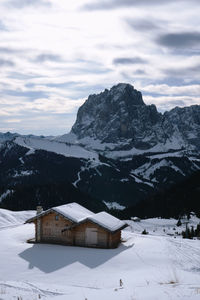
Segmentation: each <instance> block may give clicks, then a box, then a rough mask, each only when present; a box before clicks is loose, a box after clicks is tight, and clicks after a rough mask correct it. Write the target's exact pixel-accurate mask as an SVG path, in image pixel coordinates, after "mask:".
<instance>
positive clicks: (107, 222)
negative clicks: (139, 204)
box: [26, 202, 126, 232]
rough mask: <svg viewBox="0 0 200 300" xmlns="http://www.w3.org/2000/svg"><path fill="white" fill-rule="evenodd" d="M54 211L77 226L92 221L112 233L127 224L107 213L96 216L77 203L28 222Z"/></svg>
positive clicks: (30, 220)
mask: <svg viewBox="0 0 200 300" xmlns="http://www.w3.org/2000/svg"><path fill="white" fill-rule="evenodd" d="M52 211H55V212H57V213H59V214H61V215H62V216H63V217H65V218H67V219H69V220H71V221H73V222H75V223H76V224H77V225H78V224H80V223H83V222H86V221H91V222H94V223H95V224H97V225H99V226H101V227H103V228H105V229H107V230H108V231H111V232H114V231H117V230H119V229H122V228H123V227H125V226H126V223H125V222H123V221H121V220H119V219H117V218H116V217H114V216H112V215H110V214H108V213H107V212H105V211H103V212H100V213H97V214H95V213H93V212H92V211H90V210H89V209H87V208H85V207H83V206H82V205H80V204H78V203H75V202H73V203H68V204H64V205H60V206H56V207H52V208H50V209H48V210H46V211H44V212H42V213H40V214H38V215H36V216H35V217H33V218H31V219H28V220H27V221H26V222H27V223H31V222H33V221H34V220H35V219H37V218H39V217H42V216H43V215H46V214H48V213H50V212H52Z"/></svg>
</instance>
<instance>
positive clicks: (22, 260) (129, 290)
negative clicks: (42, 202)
mask: <svg viewBox="0 0 200 300" xmlns="http://www.w3.org/2000/svg"><path fill="white" fill-rule="evenodd" d="M34 214H35V212H34V211H26V212H25V211H24V212H11V211H8V210H2V209H1V210H0V239H1V247H0V258H1V259H0V270H1V272H0V299H3V300H11V299H20V300H36V299H52V300H53V299H55V300H66V299H70V300H79V299H80V300H81V299H83V300H85V299H87V300H90V299H91V300H93V299H95V300H96V299H97V300H98V299H99V300H100V299H109V300H112V299H120V300H122V299H123V300H129V299H130V300H133V299H137V300H140V299H141V300H145V299H148V300H149V299H152V300H155V299H173V300H174V299H200V241H199V240H188V239H182V237H180V236H179V235H177V233H175V232H181V231H182V230H183V228H184V226H185V225H182V226H180V227H177V226H176V223H177V220H175V219H158V218H155V219H146V220H141V221H140V222H133V221H128V223H129V225H130V226H129V227H127V229H126V230H123V234H122V238H123V242H122V243H121V245H120V246H119V247H118V248H117V249H105V250H104V249H91V248H81V247H67V246H59V245H49V244H34V245H32V244H28V243H27V242H26V241H27V239H29V238H31V237H33V235H34V226H33V225H30V224H23V222H24V221H25V220H26V219H27V218H29V217H31V216H33V215H34ZM199 221H200V220H199V219H198V218H196V217H194V216H193V217H192V218H191V219H190V225H194V226H196V224H198V223H199ZM144 229H146V230H147V231H148V232H149V234H148V235H142V234H141V232H142V231H143V230H144ZM120 280H121V286H120Z"/></svg>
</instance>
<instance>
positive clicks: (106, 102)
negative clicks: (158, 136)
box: [72, 83, 161, 146]
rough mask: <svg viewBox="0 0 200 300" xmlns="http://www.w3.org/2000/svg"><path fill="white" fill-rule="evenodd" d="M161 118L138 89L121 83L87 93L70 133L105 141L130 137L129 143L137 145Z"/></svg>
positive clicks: (114, 141)
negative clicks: (93, 92) (97, 92)
mask: <svg viewBox="0 0 200 300" xmlns="http://www.w3.org/2000/svg"><path fill="white" fill-rule="evenodd" d="M160 118H161V114H159V113H158V112H157V109H156V107H155V106H154V105H150V106H147V105H145V103H144V102H143V99H142V94H141V93H140V92H138V91H137V90H135V89H134V88H133V86H131V85H129V84H122V83H121V84H118V85H116V86H114V87H112V88H111V89H110V90H105V91H104V92H102V93H100V94H98V95H91V96H89V98H88V99H87V101H86V102H85V103H84V105H82V106H81V107H80V109H79V111H78V114H77V120H76V123H75V124H74V126H73V127H72V132H73V133H75V134H76V135H77V136H78V138H79V139H81V138H84V137H88V136H89V137H92V138H95V139H99V140H101V141H102V142H107V143H116V141H117V140H120V141H123V140H127V139H130V141H129V144H136V143H142V141H140V140H142V139H143V138H144V137H145V136H146V135H152V129H151V128H152V126H154V125H155V124H157V123H158V122H159V121H160ZM144 131H145V135H144ZM152 138H153V137H152ZM143 144H145V143H144V142H143ZM141 146H142V145H141ZM143 146H144V145H143Z"/></svg>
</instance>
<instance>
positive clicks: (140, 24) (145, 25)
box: [126, 19, 160, 31]
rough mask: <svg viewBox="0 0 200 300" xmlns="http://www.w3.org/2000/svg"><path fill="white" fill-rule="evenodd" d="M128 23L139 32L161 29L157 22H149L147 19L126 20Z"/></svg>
mask: <svg viewBox="0 0 200 300" xmlns="http://www.w3.org/2000/svg"><path fill="white" fill-rule="evenodd" d="M126 23H127V24H128V25H129V26H130V27H131V28H132V29H134V30H137V31H152V30H156V29H160V26H158V25H157V24H156V22H153V21H148V20H145V19H126ZM157 23H158V21H157Z"/></svg>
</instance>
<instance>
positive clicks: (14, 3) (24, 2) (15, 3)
mask: <svg viewBox="0 0 200 300" xmlns="http://www.w3.org/2000/svg"><path fill="white" fill-rule="evenodd" d="M5 5H6V6H7V7H12V8H24V7H31V6H33V7H37V6H46V7H50V6H51V3H50V1H46V0H9V1H7V2H6V3H5Z"/></svg>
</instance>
